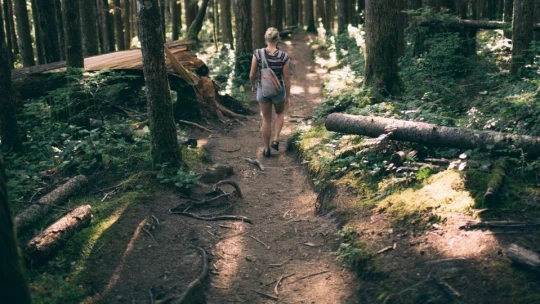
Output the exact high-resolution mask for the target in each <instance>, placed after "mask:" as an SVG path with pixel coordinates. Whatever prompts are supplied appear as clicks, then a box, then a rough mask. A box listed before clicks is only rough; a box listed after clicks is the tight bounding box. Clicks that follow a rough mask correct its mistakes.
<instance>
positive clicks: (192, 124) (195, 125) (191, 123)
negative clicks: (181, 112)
mask: <svg viewBox="0 0 540 304" xmlns="http://www.w3.org/2000/svg"><path fill="white" fill-rule="evenodd" d="M178 122H181V123H183V124H186V125H190V126H194V127H197V128H199V129H201V130H204V131H206V132H209V133H214V131H212V130H210V129H208V128H206V127H203V126H201V125H199V124H197V123H194V122H191V121H187V120H178Z"/></svg>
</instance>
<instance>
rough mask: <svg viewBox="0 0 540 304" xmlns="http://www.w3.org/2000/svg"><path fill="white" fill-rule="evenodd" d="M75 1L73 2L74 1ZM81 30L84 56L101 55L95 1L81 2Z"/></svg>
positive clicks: (85, 0) (84, 0) (82, 0)
mask: <svg viewBox="0 0 540 304" xmlns="http://www.w3.org/2000/svg"><path fill="white" fill-rule="evenodd" d="M72 1H73V0H72ZM79 10H80V12H79V13H80V16H81V29H82V39H83V54H84V56H94V55H97V54H99V45H98V30H97V23H96V20H97V12H96V1H95V0H80V8H79Z"/></svg>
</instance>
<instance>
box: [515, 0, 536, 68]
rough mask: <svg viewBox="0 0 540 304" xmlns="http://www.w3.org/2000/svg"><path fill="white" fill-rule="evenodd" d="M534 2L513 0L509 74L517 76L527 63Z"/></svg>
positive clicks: (533, 0) (532, 0) (530, 0)
mask: <svg viewBox="0 0 540 304" xmlns="http://www.w3.org/2000/svg"><path fill="white" fill-rule="evenodd" d="M534 4H535V0H514V20H513V22H512V64H511V66H510V73H512V75H518V72H519V70H520V69H521V68H522V67H523V66H525V64H526V63H527V62H528V60H529V58H530V56H531V54H529V52H528V51H527V50H528V49H529V47H530V44H531V42H532V38H533V23H534V15H535V13H534Z"/></svg>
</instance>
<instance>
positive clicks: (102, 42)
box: [95, 0, 107, 54]
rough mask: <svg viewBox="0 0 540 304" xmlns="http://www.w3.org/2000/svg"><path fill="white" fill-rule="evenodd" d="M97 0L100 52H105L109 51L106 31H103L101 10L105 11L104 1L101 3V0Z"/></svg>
mask: <svg viewBox="0 0 540 304" xmlns="http://www.w3.org/2000/svg"><path fill="white" fill-rule="evenodd" d="M95 1H96V14H97V20H96V21H97V28H98V41H99V53H100V54H105V53H106V52H107V51H106V50H105V48H106V45H105V44H106V43H107V42H106V41H105V33H104V32H103V27H104V24H103V23H104V22H103V18H102V14H101V12H102V11H103V3H101V0H95Z"/></svg>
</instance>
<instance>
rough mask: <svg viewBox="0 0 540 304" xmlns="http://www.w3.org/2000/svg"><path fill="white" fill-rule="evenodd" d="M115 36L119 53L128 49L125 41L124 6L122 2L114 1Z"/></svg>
mask: <svg viewBox="0 0 540 304" xmlns="http://www.w3.org/2000/svg"><path fill="white" fill-rule="evenodd" d="M113 3H114V35H115V37H116V47H117V49H118V50H119V51H122V50H125V49H126V44H125V41H124V24H123V22H122V6H121V4H120V0H114V2H113Z"/></svg>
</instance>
